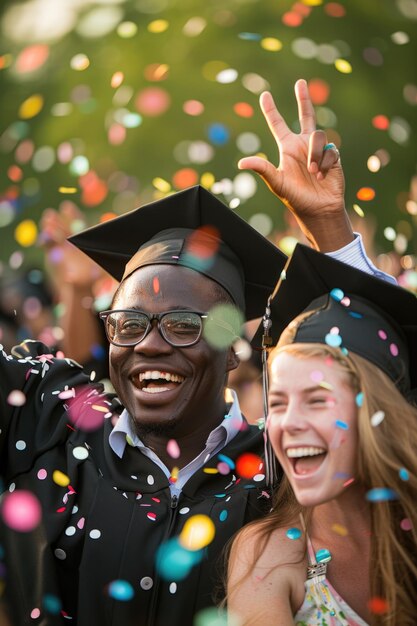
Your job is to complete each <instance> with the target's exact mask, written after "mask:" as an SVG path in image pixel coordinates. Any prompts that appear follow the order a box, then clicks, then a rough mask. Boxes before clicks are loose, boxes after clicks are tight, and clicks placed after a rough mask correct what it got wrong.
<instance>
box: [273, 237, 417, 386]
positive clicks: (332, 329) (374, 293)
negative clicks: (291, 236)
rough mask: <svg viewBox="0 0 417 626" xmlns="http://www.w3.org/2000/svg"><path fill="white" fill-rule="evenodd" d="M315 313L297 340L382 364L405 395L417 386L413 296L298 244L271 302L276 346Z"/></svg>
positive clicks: (416, 300)
mask: <svg viewBox="0 0 417 626" xmlns="http://www.w3.org/2000/svg"><path fill="white" fill-rule="evenodd" d="M313 309H318V311H317V313H315V314H314V315H312V316H310V317H308V318H307V319H306V320H304V321H303V322H302V323H301V325H300V326H299V328H298V330H297V333H296V336H295V342H297V343H315V342H318V343H328V344H330V345H340V347H341V348H346V349H347V350H348V351H349V350H350V351H352V352H355V353H356V354H359V355H360V356H363V357H364V358H366V359H367V360H369V361H371V362H372V363H374V364H375V365H377V366H378V367H379V368H380V369H382V370H383V371H384V372H385V373H386V374H387V375H388V376H389V377H390V378H391V379H392V380H393V381H394V382H395V383H396V384H397V386H398V388H399V389H400V391H402V392H403V393H404V394H405V395H408V394H409V392H410V391H411V390H415V389H416V388H417V298H416V297H415V296H414V295H413V294H412V293H411V292H409V291H406V290H405V289H403V288H401V287H397V286H396V285H393V284H391V283H388V282H386V281H384V280H380V279H379V278H376V277H374V276H372V275H370V274H366V273H364V272H362V271H361V270H358V269H356V268H353V267H350V266H348V265H346V264H345V263H341V262H340V261H337V260H335V259H332V258H331V257H329V256H326V255H325V254H321V253H320V252H317V251H316V250H312V249H311V248H308V247H306V246H303V245H302V244H297V246H296V248H295V250H294V253H293V255H292V257H291V259H289V261H288V263H287V267H286V269H285V272H284V273H283V275H282V278H281V280H280V282H279V283H278V285H277V288H276V292H275V294H274V297H273V298H272V300H271V321H272V326H271V336H272V340H273V344H275V343H276V342H277V340H278V338H279V336H280V335H281V333H282V331H283V330H284V328H286V327H287V326H288V324H289V323H290V322H291V321H292V320H293V319H294V318H295V317H296V316H297V315H299V314H300V313H302V312H303V311H310V310H313ZM332 334H333V336H332Z"/></svg>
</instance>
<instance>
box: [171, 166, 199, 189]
mask: <svg viewBox="0 0 417 626" xmlns="http://www.w3.org/2000/svg"><path fill="white" fill-rule="evenodd" d="M197 182H198V174H197V172H196V171H195V170H193V169H191V168H190V167H184V168H183V169H181V170H178V172H175V174H174V176H173V177H172V183H173V185H174V187H175V188H176V189H186V188H187V187H192V186H193V185H196V184H197Z"/></svg>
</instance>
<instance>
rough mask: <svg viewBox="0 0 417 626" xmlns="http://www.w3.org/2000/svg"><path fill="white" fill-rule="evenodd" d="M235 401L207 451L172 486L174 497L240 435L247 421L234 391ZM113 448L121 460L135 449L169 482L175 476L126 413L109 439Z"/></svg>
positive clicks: (211, 434) (186, 468)
mask: <svg viewBox="0 0 417 626" xmlns="http://www.w3.org/2000/svg"><path fill="white" fill-rule="evenodd" d="M229 391H230V392H231V394H232V397H233V403H232V406H231V407H230V410H229V412H228V414H227V415H225V417H224V419H223V421H222V422H221V423H220V424H219V425H218V426H217V427H216V428H215V429H214V430H212V431H211V433H210V434H209V436H208V438H207V441H206V445H205V447H204V449H203V450H202V451H201V452H200V454H199V455H198V456H196V457H195V459H193V460H192V461H190V463H188V465H186V466H185V467H182V468H181V469H180V470H179V472H178V475H177V479H176V481H175V483H170V489H171V495H179V494H180V493H181V490H182V488H183V486H184V485H185V483H186V482H187V481H188V480H189V478H191V476H192V475H193V474H194V473H195V472H196V471H197V470H198V469H200V468H201V467H203V465H204V464H205V463H206V462H207V461H208V460H209V459H210V458H211V457H213V456H214V455H215V454H217V452H220V450H222V449H223V448H224V447H225V446H226V445H227V444H228V443H229V441H231V440H232V439H233V438H234V437H236V435H237V434H238V432H239V431H240V429H241V427H242V424H243V417H242V413H241V411H240V406H239V401H238V399H237V395H236V393H235V391H234V390H233V389H229ZM109 443H110V447H111V449H112V450H113V452H114V453H115V454H117V456H119V457H120V458H122V457H123V454H124V451H125V448H126V446H127V445H131V446H132V447H134V448H138V450H139V451H140V452H141V453H142V454H144V455H145V456H147V457H148V458H149V459H151V460H152V461H153V462H154V463H155V464H156V465H158V467H160V468H161V470H162V471H163V472H164V474H165V476H166V477H167V478H169V477H170V476H171V472H170V471H169V469H168V468H167V466H166V465H165V464H164V463H163V462H162V461H161V459H160V458H159V457H158V456H157V455H156V454H155V452H154V451H153V450H151V449H150V448H147V447H146V446H145V444H144V443H143V441H141V439H140V438H139V437H138V436H137V434H136V433H135V431H134V429H133V427H132V419H131V417H130V415H129V413H128V412H127V410H126V409H124V411H123V412H122V413H121V415H120V417H119V419H118V421H117V423H116V425H115V427H114V428H113V430H112V431H111V433H110V436H109Z"/></svg>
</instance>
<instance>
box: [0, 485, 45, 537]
mask: <svg viewBox="0 0 417 626" xmlns="http://www.w3.org/2000/svg"><path fill="white" fill-rule="evenodd" d="M1 514H2V517H3V520H4V523H5V524H6V525H7V526H9V528H11V529H12V530H16V531H17V532H29V531H31V530H33V529H34V528H36V527H37V526H38V525H39V522H40V521H41V517H42V509H41V505H40V502H39V500H38V498H37V497H36V496H35V495H34V494H33V493H32V492H31V491H26V490H24V489H16V490H15V491H13V492H12V493H7V494H6V495H5V496H4V497H3V501H2V506H1Z"/></svg>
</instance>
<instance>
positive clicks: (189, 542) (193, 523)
mask: <svg viewBox="0 0 417 626" xmlns="http://www.w3.org/2000/svg"><path fill="white" fill-rule="evenodd" d="M215 533H216V528H215V526H214V523H213V521H212V520H211V519H210V518H209V517H208V516H207V515H193V516H192V517H190V518H188V519H187V521H186V522H185V524H184V528H183V529H182V531H181V534H180V536H179V542H180V544H181V546H182V547H183V548H186V549H187V550H191V551H193V552H194V551H196V550H201V549H202V548H205V547H206V546H208V545H209V544H210V543H211V542H212V541H213V539H214V535H215Z"/></svg>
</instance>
